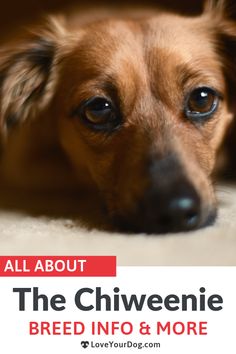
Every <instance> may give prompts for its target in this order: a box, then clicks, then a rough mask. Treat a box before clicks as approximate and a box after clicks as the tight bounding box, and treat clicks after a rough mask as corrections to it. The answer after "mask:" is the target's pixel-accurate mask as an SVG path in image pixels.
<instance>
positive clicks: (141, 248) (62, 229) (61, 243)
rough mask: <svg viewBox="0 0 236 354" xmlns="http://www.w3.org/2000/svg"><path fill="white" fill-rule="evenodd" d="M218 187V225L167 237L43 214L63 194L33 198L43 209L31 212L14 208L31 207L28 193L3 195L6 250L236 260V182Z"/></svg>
mask: <svg viewBox="0 0 236 354" xmlns="http://www.w3.org/2000/svg"><path fill="white" fill-rule="evenodd" d="M217 189H219V192H218V195H219V200H220V210H219V217H218V220H217V223H216V224H215V225H214V226H213V227H209V228H206V229H203V230H199V231H195V232H191V233H185V234H176V235H165V236H160V235H159V236H146V235H137V236H131V235H121V234H114V233H108V232H101V231H97V230H92V231H88V230H86V229H85V228H83V227H82V226H81V223H80V222H78V220H77V219H76V218H71V217H69V218H68V217H62V216H60V217H55V216H54V217H52V216H45V215H44V214H43V210H44V209H52V206H53V204H55V205H57V206H58V203H59V204H60V203H61V202H59V201H58V198H57V199H55V198H49V197H48V198H47V199H48V200H47V201H45V200H43V199H44V198H43V199H42V198H38V200H37V201H35V200H34V201H31V202H32V203H31V204H37V203H38V205H37V207H38V209H37V212H36V211H35V210H33V208H32V212H31V213H29V212H28V211H16V210H14V211H13V209H22V210H24V209H25V208H24V205H23V204H24V203H23V202H22V201H23V199H26V198H24V196H21V198H19V196H15V199H17V202H18V205H17V203H16V200H15V203H13V201H12V197H11V198H9V199H7V197H6V196H5V197H4V198H1V203H2V205H4V206H2V207H1V211H0V254H1V255H116V256H117V257H118V264H119V265H236V187H230V186H219V187H218V188H217ZM3 194H4V193H2V195H3ZM13 199H14V198H13ZM39 199H40V203H41V205H40V207H39V204H40V203H39ZM63 203H64V204H63ZM63 203H61V206H62V209H63V205H64V206H65V205H66V206H67V208H66V209H67V212H68V204H69V203H70V200H67V201H65V202H63ZM19 204H21V208H19ZM71 204H73V203H71ZM16 205H17V207H16ZM83 205H84V204H83ZM90 207H91V205H90ZM72 208H73V205H72ZM39 210H40V211H39ZM47 215H49V214H47Z"/></svg>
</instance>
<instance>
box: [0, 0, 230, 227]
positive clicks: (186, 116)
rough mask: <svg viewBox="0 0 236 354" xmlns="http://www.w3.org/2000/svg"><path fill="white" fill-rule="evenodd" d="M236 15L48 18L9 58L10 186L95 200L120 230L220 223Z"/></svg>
mask: <svg viewBox="0 0 236 354" xmlns="http://www.w3.org/2000/svg"><path fill="white" fill-rule="evenodd" d="M232 4H233V3H232V2H230V1H222V0H219V1H212V0H208V1H206V2H205V5H204V9H203V12H202V13H201V14H199V15H196V16H191V17H190V16H183V15H181V14H176V13H170V12H165V11H163V10H158V9H151V10H148V11H146V12H142V11H136V12H135V11H133V12H132V10H130V11H129V13H128V11H126V12H125V13H124V14H122V13H121V14H112V15H106V16H104V18H102V17H101V18H99V19H94V18H93V16H92V15H91V16H88V19H87V20H85V19H84V17H83V21H82V20H81V21H80V15H77V14H76V16H75V15H73V16H72V17H70V16H68V18H67V19H62V18H58V17H50V18H49V19H48V20H47V21H46V23H44V24H43V25H41V26H36V28H35V29H34V30H32V31H31V32H30V33H29V34H28V35H27V36H26V37H25V38H23V39H22V40H18V41H17V43H14V44H12V45H11V46H10V47H9V48H5V47H4V48H2V50H1V54H0V106H1V111H0V119H1V136H2V137H1V141H2V159H1V174H2V176H3V179H4V180H5V181H7V182H8V183H9V184H10V185H14V186H18V187H19V188H23V189H26V188H32V189H37V188H39V189H40V188H43V187H45V186H47V188H49V189H50V188H58V189H59V190H60V188H63V186H65V185H67V186H68V187H70V188H71V189H73V188H77V187H80V188H81V189H83V190H90V191H94V193H97V194H98V195H99V196H100V198H102V200H103V202H104V205H105V207H106V210H107V215H108V219H109V220H110V222H111V224H112V225H113V227H114V230H121V231H125V232H130V233H147V234H158V233H168V232H180V231H189V230H194V229H198V228H202V227H205V226H208V225H211V224H213V222H214V220H215V219H216V215H217V201H216V197H215V192H214V186H213V180H212V174H213V172H214V171H215V166H216V160H217V156H218V154H219V149H220V148H221V145H222V142H223V140H224V136H225V134H226V132H227V131H228V130H229V127H230V124H232V121H233V117H234V104H233V97H232V96H233V87H234V77H233V71H234V63H233V61H234V58H233V53H234V47H235V46H236V9H235V7H233V6H231V5H232ZM134 12H135V13H134Z"/></svg>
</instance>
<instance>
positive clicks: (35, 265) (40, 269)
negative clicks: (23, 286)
mask: <svg viewBox="0 0 236 354" xmlns="http://www.w3.org/2000/svg"><path fill="white" fill-rule="evenodd" d="M115 276H116V257H115V256H61V257H60V256H9V257H8V256H0V277H115Z"/></svg>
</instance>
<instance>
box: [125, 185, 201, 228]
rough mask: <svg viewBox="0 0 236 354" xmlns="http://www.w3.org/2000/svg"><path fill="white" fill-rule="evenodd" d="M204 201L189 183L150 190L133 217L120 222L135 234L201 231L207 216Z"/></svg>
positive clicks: (127, 217)
mask: <svg viewBox="0 0 236 354" xmlns="http://www.w3.org/2000/svg"><path fill="white" fill-rule="evenodd" d="M201 204H202V203H201V199H200V197H199V195H198V193H197V192H196V190H195V188H194V187H193V186H192V185H191V184H190V183H189V182H188V181H181V182H180V181H178V182H177V183H174V184H172V185H171V186H169V187H168V188H162V189H159V188H156V187H153V188H149V189H148V190H147V191H146V194H145V196H144V197H143V198H142V201H141V202H140V203H139V205H138V206H137V209H136V211H135V212H134V213H133V214H132V216H128V215H127V216H126V217H125V218H122V220H120V219H119V227H120V228H122V229H123V230H125V231H128V232H134V233H148V234H155V233H169V232H181V231H190V230H193V229H197V228H198V227H200V226H201V223H202V220H203V219H204V217H203V215H202V214H203V211H202V205H201Z"/></svg>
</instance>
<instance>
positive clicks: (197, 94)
mask: <svg viewBox="0 0 236 354" xmlns="http://www.w3.org/2000/svg"><path fill="white" fill-rule="evenodd" d="M219 99H220V96H219V94H218V93H217V92H216V91H215V90H213V89H211V88H209V87H200V88H197V89H195V90H193V91H192V92H191V93H190V94H189V95H188V97H187V100H186V103H185V114H186V116H187V117H188V118H190V119H192V120H196V121H198V120H204V119H208V118H210V117H211V116H212V115H213V113H215V112H216V110H217V108H218V104H219Z"/></svg>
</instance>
